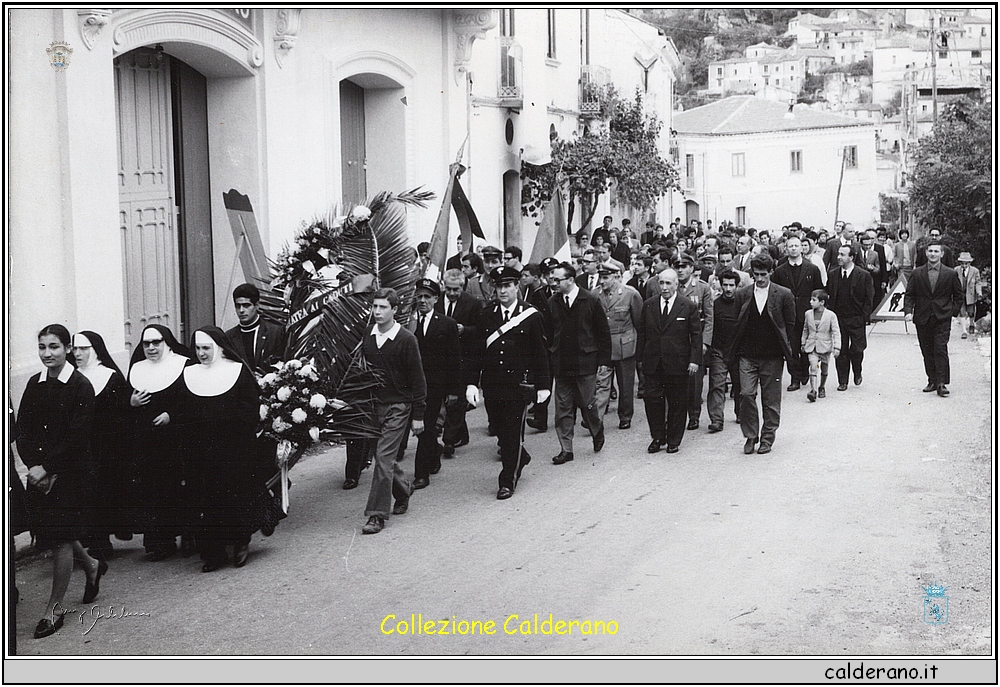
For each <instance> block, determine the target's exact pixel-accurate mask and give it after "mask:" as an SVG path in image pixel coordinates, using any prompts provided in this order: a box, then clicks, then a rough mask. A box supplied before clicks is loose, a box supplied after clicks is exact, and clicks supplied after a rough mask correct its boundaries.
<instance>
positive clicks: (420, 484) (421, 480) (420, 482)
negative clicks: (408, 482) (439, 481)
mask: <svg viewBox="0 0 1000 687" xmlns="http://www.w3.org/2000/svg"><path fill="white" fill-rule="evenodd" d="M430 483H431V481H430V480H429V479H427V478H426V477H418V478H417V479H415V480H413V488H414V489H425V488H427V487H428V486H430Z"/></svg>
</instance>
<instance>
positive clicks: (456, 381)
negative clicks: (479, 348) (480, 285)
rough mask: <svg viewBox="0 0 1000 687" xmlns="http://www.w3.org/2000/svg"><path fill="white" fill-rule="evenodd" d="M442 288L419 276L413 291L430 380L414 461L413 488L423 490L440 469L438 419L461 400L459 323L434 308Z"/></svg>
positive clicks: (415, 331) (415, 329) (417, 333)
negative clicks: (422, 427)
mask: <svg viewBox="0 0 1000 687" xmlns="http://www.w3.org/2000/svg"><path fill="white" fill-rule="evenodd" d="M440 297H441V288H440V287H439V286H438V285H437V282H435V281H433V280H432V279H420V280H418V281H417V286H416V289H415V292H414V302H415V308H416V315H415V317H414V319H413V321H412V322H411V323H410V324H411V327H412V331H413V334H414V335H415V336H416V337H417V343H418V344H419V346H420V361H421V363H422V365H423V369H424V379H425V380H426V381H427V402H426V405H425V406H424V416H423V421H424V431H423V432H422V433H421V434H420V436H419V437H418V439H417V455H416V458H415V459H414V461H413V488H414V489H423V488H424V487H426V486H428V485H429V484H430V476H431V475H433V474H437V472H438V471H439V470H440V469H441V445H440V444H439V443H438V440H437V427H436V425H437V420H438V416H439V415H440V414H441V406H442V404H443V405H444V406H445V407H447V406H449V405H453V404H454V403H456V402H457V401H458V397H459V394H461V393H462V347H461V344H460V343H459V338H458V325H457V323H456V322H455V320H453V319H451V318H450V317H448V316H447V315H442V314H441V313H439V312H435V311H434V306H435V305H436V304H437V302H438V300H439V299H440Z"/></svg>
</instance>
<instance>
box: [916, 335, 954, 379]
mask: <svg viewBox="0 0 1000 687" xmlns="http://www.w3.org/2000/svg"><path fill="white" fill-rule="evenodd" d="M950 338H951V319H947V320H930V321H929V322H928V323H927V324H918V325H917V341H918V342H919V343H920V354H921V355H922V356H923V357H924V371H925V372H926V373H927V381H928V383H930V384H951V364H950V362H949V360H948V340H949V339H950Z"/></svg>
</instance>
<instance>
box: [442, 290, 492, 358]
mask: <svg viewBox="0 0 1000 687" xmlns="http://www.w3.org/2000/svg"><path fill="white" fill-rule="evenodd" d="M447 308H448V297H447V296H442V297H441V298H439V299H438V302H437V305H435V306H434V310H435V311H437V312H439V313H441V314H442V315H444V314H445V313H446V312H447ZM482 309H483V302H482V301H481V300H479V299H478V298H476V297H475V296H473V295H472V294H471V293H469V292H468V291H463V292H462V293H461V294H459V296H458V301H456V302H455V311H454V312H453V313H452V316H451V319H453V320H455V322H457V323H458V324H460V325H462V328H463V329H462V333H461V334H459V336H458V338H459V340H460V341H461V343H462V350H463V353H464V352H465V349H466V348H468V346H469V345H470V344H471V342H472V340H473V339H474V338H475V337H476V334H477V332H476V327H478V326H479V311H480V310H482Z"/></svg>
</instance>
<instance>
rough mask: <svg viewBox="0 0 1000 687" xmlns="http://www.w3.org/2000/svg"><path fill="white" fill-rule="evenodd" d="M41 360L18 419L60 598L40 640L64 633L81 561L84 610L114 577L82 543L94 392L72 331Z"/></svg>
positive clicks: (37, 530)
mask: <svg viewBox="0 0 1000 687" xmlns="http://www.w3.org/2000/svg"><path fill="white" fill-rule="evenodd" d="M38 357H39V358H41V360H42V364H43V365H44V366H45V371H44V372H40V373H38V374H37V375H34V376H33V377H32V378H31V379H29V380H28V385H27V386H26V387H25V389H24V395H23V396H22V397H21V406H20V408H19V409H18V418H17V426H18V439H17V451H18V453H19V454H20V456H21V460H22V461H23V462H24V464H25V465H26V466H27V467H28V488H27V491H26V493H25V500H26V502H27V506H28V511H29V513H30V515H31V522H32V531H33V532H34V534H35V537H36V540H37V543H38V545H39V546H42V547H51V548H52V550H53V556H52V563H53V566H52V592H51V594H50V595H49V602H48V604H46V606H45V613H44V614H43V616H42V619H41V620H40V621H38V626H37V627H36V628H35V638H36V639H40V638H42V637H48V636H49V635H51V634H53V633H54V632H55V631H56V630H58V629H59V628H60V627H62V625H63V615H64V611H60V609H59V606H60V604H61V603H62V600H63V597H64V596H65V595H66V589H67V587H68V586H69V579H70V576H71V575H72V573H73V555H74V553H75V554H76V556H77V558H79V560H80V561H81V562H82V563H83V569H84V570H85V571H86V573H87V586H86V590H85V591H84V595H83V603H90V602H91V601H93V600H94V599H95V598H96V597H97V593H98V592H99V591H100V583H101V577H102V576H103V575H104V573H105V572H107V570H108V564H107V563H106V562H104V561H98V560H97V559H94V558H91V557H90V556H89V555H88V554H87V552H86V551H85V550H84V548H83V546H82V545H81V544H80V541H79V540H80V537H81V536H82V534H83V531H84V518H85V516H86V511H87V509H88V507H89V504H88V503H87V502H86V500H87V495H88V494H90V493H91V491H90V485H89V484H88V480H89V478H90V472H91V457H90V435H91V430H92V425H93V420H94V389H93V387H92V386H91V384H90V382H89V381H88V380H87V378H86V377H84V376H83V375H82V374H80V373H79V372H78V371H77V370H75V369H74V368H73V365H72V364H71V363H72V357H73V354H72V352H71V351H70V336H69V331H68V330H67V329H66V328H65V327H64V326H62V325H61V324H50V325H49V326H48V327H46V328H45V329H43V330H42V331H41V332H40V333H39V334H38Z"/></svg>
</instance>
